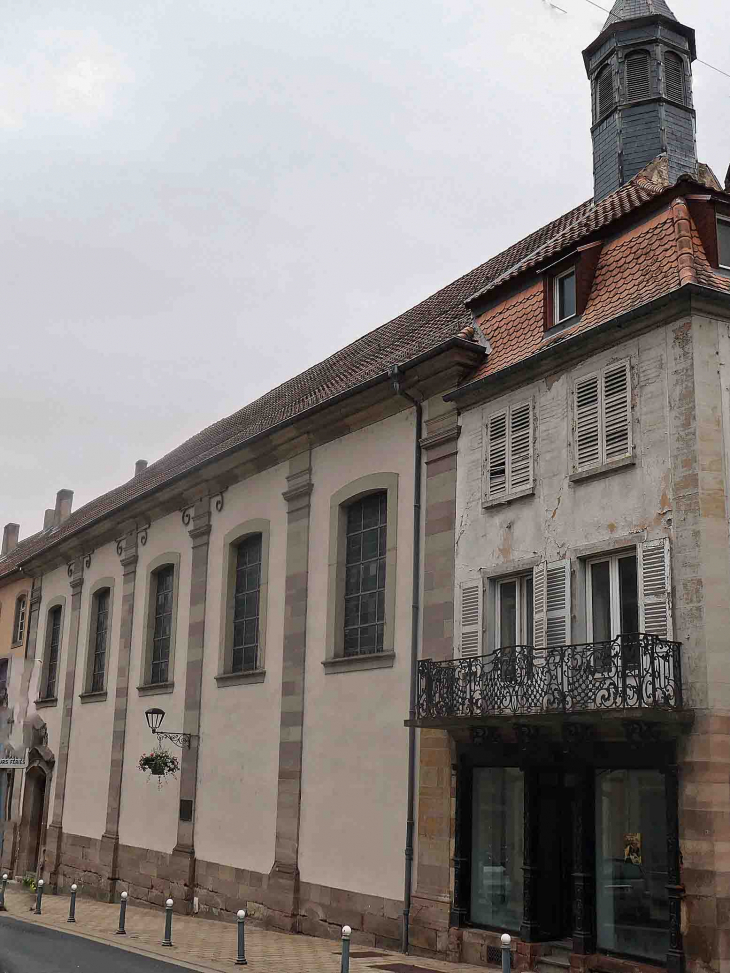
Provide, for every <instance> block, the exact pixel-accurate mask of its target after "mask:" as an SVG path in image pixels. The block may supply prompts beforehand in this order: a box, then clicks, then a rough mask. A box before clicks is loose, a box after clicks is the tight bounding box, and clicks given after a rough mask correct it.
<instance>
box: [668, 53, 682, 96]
mask: <svg viewBox="0 0 730 973" xmlns="http://www.w3.org/2000/svg"><path fill="white" fill-rule="evenodd" d="M664 80H665V86H666V92H667V98H671V99H672V101H678V102H679V103H680V104H682V105H683V104H684V103H685V94H684V65H683V64H682V58H681V57H680V56H679V55H678V54H675V53H674V51H667V53H666V54H665V55H664Z"/></svg>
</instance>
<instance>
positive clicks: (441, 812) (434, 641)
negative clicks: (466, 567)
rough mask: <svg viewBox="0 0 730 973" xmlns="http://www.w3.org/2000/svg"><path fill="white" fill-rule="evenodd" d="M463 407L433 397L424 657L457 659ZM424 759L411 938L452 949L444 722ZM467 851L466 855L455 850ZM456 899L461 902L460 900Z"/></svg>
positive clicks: (425, 743)
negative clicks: (458, 494) (458, 473)
mask: <svg viewBox="0 0 730 973" xmlns="http://www.w3.org/2000/svg"><path fill="white" fill-rule="evenodd" d="M458 437H459V425H458V415H457V412H456V409H455V408H454V407H453V406H452V405H450V404H447V403H445V402H442V401H440V400H430V401H429V403H428V419H427V422H426V435H425V437H424V438H423V439H422V440H421V446H422V447H423V458H424V463H425V467H426V475H425V485H424V498H423V503H424V534H425V536H424V544H423V565H422V571H423V624H422V633H421V657H422V658H424V659H450V658H451V657H452V656H453V652H454V551H455V542H456V457H457V445H458ZM419 741H420V747H419V766H418V844H417V866H416V889H415V892H414V895H413V901H412V905H411V922H410V933H409V939H410V943H411V945H413V946H415V947H417V948H419V949H426V950H429V951H434V952H438V953H444V954H445V953H447V952H448V949H449V947H448V930H449V925H450V921H451V920H453V919H455V917H456V916H457V915H460V914H461V910H462V908H463V903H458V902H456V903H452V894H453V893H452V888H451V868H452V864H458V866H459V867H461V864H462V863H461V861H458V863H457V862H454V863H452V859H451V842H452V833H451V832H452V825H451V821H452V813H451V811H452V794H451V770H452V763H453V753H452V745H451V741H450V739H449V734H448V733H447V732H446V731H444V730H421V731H420V733H419ZM455 857H459V856H455ZM452 906H453V908H452Z"/></svg>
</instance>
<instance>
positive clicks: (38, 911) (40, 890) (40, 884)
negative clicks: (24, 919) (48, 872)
mask: <svg viewBox="0 0 730 973" xmlns="http://www.w3.org/2000/svg"><path fill="white" fill-rule="evenodd" d="M42 898H43V879H42V878H39V879H38V891H37V892H36V897H35V914H36V915H37V916H39V915H40V914H41V900H42Z"/></svg>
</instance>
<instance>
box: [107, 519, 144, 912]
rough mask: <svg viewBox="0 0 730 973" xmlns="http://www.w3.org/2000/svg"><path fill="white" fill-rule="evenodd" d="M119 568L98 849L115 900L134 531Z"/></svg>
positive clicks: (134, 563)
mask: <svg viewBox="0 0 730 973" xmlns="http://www.w3.org/2000/svg"><path fill="white" fill-rule="evenodd" d="M117 551H118V552H119V559H120V562H121V566H122V605H121V619H120V629H119V653H118V658H117V680H116V688H115V693H114V726H113V729H112V753H111V764H110V768H109V792H108V795H107V803H106V826H105V828H104V834H103V835H102V837H101V845H100V849H99V858H100V864H101V867H102V875H103V882H104V885H103V886H102V894H103V895H104V896H105V897H108V898H109V901H110V902H113V901H114V895H115V892H116V883H117V881H118V878H119V875H118V864H119V814H120V810H121V801H122V771H123V769H124V740H125V736H126V732H127V704H128V700H129V661H130V657H131V653H132V630H133V628H132V626H133V622H134V589H135V583H136V579H137V560H138V556H137V531H136V530H133V531H131V532H130V533H128V534H126V535H125V536H124V537H123V538H122V539H121V540H120V541H119V543H118V545H117Z"/></svg>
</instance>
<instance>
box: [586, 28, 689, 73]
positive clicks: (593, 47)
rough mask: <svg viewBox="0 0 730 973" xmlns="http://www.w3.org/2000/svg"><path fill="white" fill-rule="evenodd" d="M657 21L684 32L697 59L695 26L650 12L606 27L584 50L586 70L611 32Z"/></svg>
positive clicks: (678, 32) (676, 30)
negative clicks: (647, 14)
mask: <svg viewBox="0 0 730 973" xmlns="http://www.w3.org/2000/svg"><path fill="white" fill-rule="evenodd" d="M655 22H659V23H662V24H665V25H666V26H667V27H669V28H670V29H671V30H673V31H674V32H675V34H682V36H683V37H686V38H687V41H688V42H689V52H690V56H691V58H692V60H693V61H695V60H696V59H697V41H696V37H695V31H694V28H693V27H686V26H685V25H684V24H681V23H680V22H679V21H678V20H672V19H671V17H665V16H664V14H650V15H649V16H647V17H634V18H633V19H632V20H618V21H616V22H615V23H613V24H609V25H608V26H607V27H604V29H603V30H602V31H601V33H600V34H599V35H598V37H597V38H596V39H595V40H594V41H593V42H592V43H590V44H589V45H588V47H586V49H585V50H584V51H583V63H584V64H585V68H586V71H587V72H589V62H590V59H591V57H592V56H593V54H595V52H596V51H597V50H598V49H599V47H602V46H603V44H605V43H606V41H607V40H608V38H609V37H610V36H611V34H614V33H621V32H623V31H625V30H628V29H630V27H637V26H638V27H643V26H646V25H647V24H653V23H655ZM589 73H590V72H589Z"/></svg>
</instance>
